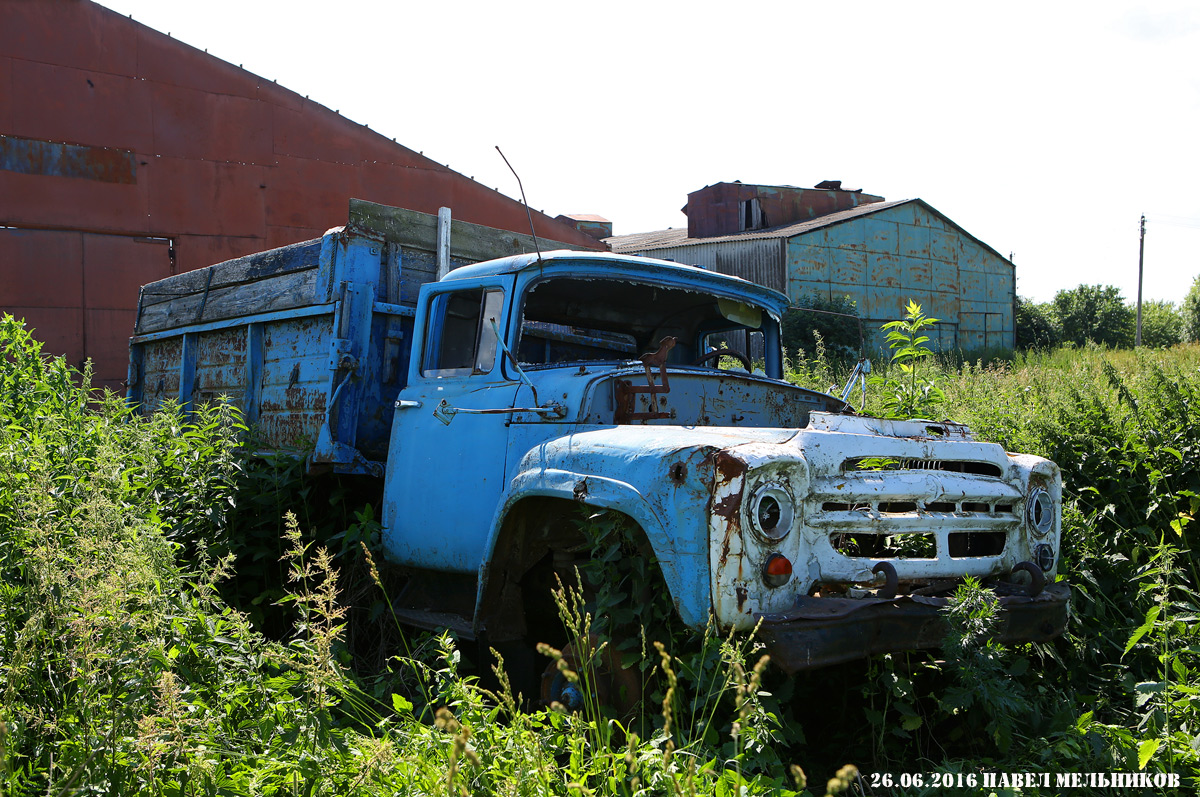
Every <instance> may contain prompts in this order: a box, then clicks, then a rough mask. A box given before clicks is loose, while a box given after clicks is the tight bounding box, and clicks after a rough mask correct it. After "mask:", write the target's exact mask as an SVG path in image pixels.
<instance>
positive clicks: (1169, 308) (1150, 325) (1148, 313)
mask: <svg viewBox="0 0 1200 797" xmlns="http://www.w3.org/2000/svg"><path fill="white" fill-rule="evenodd" d="M1134 312H1135V313H1136V312H1137V309H1136V307H1135V308H1134ZM1182 332H1183V316H1181V315H1180V314H1179V310H1177V309H1176V308H1175V305H1174V304H1172V303H1171V302H1161V301H1155V302H1142V345H1143V346H1149V347H1150V348H1152V349H1165V348H1168V347H1170V346H1174V345H1175V344H1176V343H1178V342H1179V341H1180V339H1181V338H1180V335H1181V334H1182Z"/></svg>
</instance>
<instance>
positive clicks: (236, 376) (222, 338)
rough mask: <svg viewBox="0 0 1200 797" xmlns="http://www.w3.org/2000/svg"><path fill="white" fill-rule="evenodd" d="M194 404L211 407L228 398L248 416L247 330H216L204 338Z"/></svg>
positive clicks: (198, 357)
mask: <svg viewBox="0 0 1200 797" xmlns="http://www.w3.org/2000/svg"><path fill="white" fill-rule="evenodd" d="M194 384H195V389H194V392H193V400H194V401H198V402H200V403H209V402H212V401H214V400H215V399H217V398H219V397H221V396H227V397H228V398H229V400H230V402H231V403H233V404H235V405H237V407H238V408H239V409H240V410H242V412H243V413H244V412H246V409H247V408H246V406H245V404H246V402H245V398H246V327H245V326H244V325H239V326H236V327H231V328H229V329H216V330H212V331H211V332H205V333H203V334H202V335H200V337H199V340H198V341H197V350H196V378H195V383H194Z"/></svg>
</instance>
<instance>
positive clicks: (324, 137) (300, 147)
mask: <svg viewBox="0 0 1200 797" xmlns="http://www.w3.org/2000/svg"><path fill="white" fill-rule="evenodd" d="M271 118H272V122H271V123H272V127H273V128H274V131H275V134H274V135H275V139H274V149H275V153H276V154H277V155H280V156H286V157H288V158H296V159H300V160H320V161H325V162H328V163H343V164H350V165H353V166H358V165H359V164H360V163H362V161H363V157H364V152H363V145H364V144H365V143H368V142H364V141H363V140H362V133H363V130H364V129H363V127H362V126H361V125H356V126H354V127H350V126H349V125H346V124H344V122H345V121H346V120H345V118H344V117H342V116H338V115H337V114H335V113H334V112H333V111H331V110H329V109H328V108H326V107H324V106H322V105H318V104H317V103H315V102H313V103H308V104H306V105H305V106H304V107H303V108H302V109H301V110H299V111H294V110H291V109H290V108H285V107H279V106H275V107H273V108H271ZM366 132H368V133H369V132H370V131H366ZM389 143H391V142H389ZM393 154H394V153H393Z"/></svg>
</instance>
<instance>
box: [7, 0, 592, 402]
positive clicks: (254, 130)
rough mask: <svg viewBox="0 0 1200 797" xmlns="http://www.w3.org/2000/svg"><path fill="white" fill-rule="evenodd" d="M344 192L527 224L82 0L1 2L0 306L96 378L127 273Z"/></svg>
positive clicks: (342, 208)
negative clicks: (87, 364) (85, 361)
mask: <svg viewBox="0 0 1200 797" xmlns="http://www.w3.org/2000/svg"><path fill="white" fill-rule="evenodd" d="M351 197H361V198H364V199H369V200H372V201H376V202H383V203H386V204H390V205H397V206H400V207H406V208H410V209H412V210H419V211H423V212H426V213H436V212H437V209H438V208H439V207H443V206H445V207H450V208H452V209H453V213H454V217H455V218H457V219H462V220H464V221H471V222H475V223H477V224H486V225H488V226H491V227H499V228H502V229H510V230H514V231H517V232H527V231H528V221H527V219H526V216H525V210H524V208H523V207H522V206H521V204H520V203H519V202H516V201H513V200H512V199H510V198H508V197H506V196H504V195H502V194H499V193H497V192H495V191H493V190H491V189H490V188H487V187H485V186H483V185H480V184H479V183H476V182H475V181H473V180H471V179H469V178H467V177H466V176H464V175H461V174H458V173H457V172H453V171H450V170H449V169H447V168H446V167H444V166H442V165H440V164H438V163H436V162H434V161H432V160H429V159H428V158H424V157H422V156H421V155H418V154H417V153H415V152H413V151H412V150H409V149H407V148H406V147H403V146H400V145H398V144H396V143H394V142H392V141H390V140H388V139H386V138H384V137H383V136H381V135H379V134H377V133H375V132H373V131H371V130H369V129H367V128H365V127H363V126H361V125H358V124H356V123H354V122H352V121H350V120H348V119H346V118H344V117H341V116H339V115H337V114H336V113H335V112H333V111H331V110H329V109H328V108H325V107H324V106H321V105H318V104H317V103H314V102H310V101H308V100H306V99H304V98H303V97H301V96H300V95H298V94H296V93H294V92H292V91H289V90H287V89H284V88H282V87H280V86H277V85H275V84H274V83H270V82H267V81H264V80H263V79H262V78H260V77H258V76H257V75H253V74H251V73H249V72H246V71H244V70H242V69H239V68H238V67H235V66H233V65H231V64H227V63H225V62H223V61H221V60H219V59H217V58H214V57H211V56H209V55H207V54H205V53H202V52H200V51H199V50H196V49H194V48H192V47H190V46H188V45H186V44H183V43H181V42H179V41H177V40H174V39H171V38H170V37H168V36H166V35H164V34H161V33H158V32H157V31H154V30H151V29H149V28H147V27H145V26H143V25H141V24H139V23H137V22H134V21H133V20H130V19H128V18H126V17H122V16H120V15H119V14H116V13H114V12H112V11H109V10H108V9H105V8H102V7H100V6H97V5H95V4H94V3H91V2H88V0H36V1H35V0H0V227H8V228H15V229H6V230H0V309H3V310H5V311H8V312H13V313H14V314H19V315H23V316H25V317H26V318H27V319H28V320H29V322H30V324H31V325H33V326H36V327H37V328H38V334H39V337H40V338H41V339H42V340H43V341H45V342H46V350H47V351H52V352H54V353H62V354H67V355H68V356H69V357H70V358H71V360H72V361H78V360H80V359H82V358H83V357H84V356H90V357H91V358H92V359H93V361H94V362H95V366H96V376H97V378H98V380H99V381H100V382H101V383H103V384H105V385H107V386H109V387H114V388H116V387H118V386H119V384H120V382H121V380H122V379H124V377H125V366H124V362H125V359H126V346H127V342H128V336H129V334H130V332H131V331H132V328H133V312H134V310H135V307H136V304H137V287H138V286H139V285H141V284H142V283H145V282H149V281H152V280H155V279H160V278H162V277H165V276H168V275H170V274H171V273H173V272H174V271H186V270H190V269H194V268H200V267H201V266H206V265H209V264H210V263H214V262H218V261H221V260H225V259H228V258H231V257H237V256H239V255H243V254H248V253H250V252H254V251H258V250H261V249H264V248H268V247H274V246H280V245H282V244H286V243H291V242H294V241H301V240H306V239H308V238H313V237H316V236H318V235H320V234H321V233H323V232H324V231H325V230H326V229H328V228H329V227H332V226H335V225H337V224H341V223H344V222H345V219H346V208H347V202H348V200H349V199H350V198H351ZM533 216H534V223H535V226H536V228H537V231H538V234H539V235H542V236H545V237H546V238H550V239H554V240H559V241H567V242H571V243H576V244H580V245H582V246H589V247H593V248H602V247H603V245H602V244H599V243H597V242H596V241H595V240H594V239H592V238H590V237H588V236H587V235H584V234H583V233H581V232H579V231H578V230H576V229H574V228H572V227H570V226H567V225H564V224H561V223H559V222H556V221H554V220H553V219H551V218H549V217H547V216H543V215H542V214H539V213H536V212H535V213H534V214H533ZM155 238H157V239H164V240H160V241H148V240H146V239H155ZM168 242H172V243H173V247H172V246H170V245H169V243H168ZM172 248H173V255H174V257H173V258H172V257H171V256H169V250H171V249H172Z"/></svg>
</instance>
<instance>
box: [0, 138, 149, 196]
mask: <svg viewBox="0 0 1200 797" xmlns="http://www.w3.org/2000/svg"><path fill="white" fill-rule="evenodd" d="M136 163H137V162H136V160H135V158H134V155H133V153H132V152H130V151H128V150H123V149H113V148H111V147H87V146H80V145H78V144H62V143H60V142H57V141H42V140H40V139H35V138H24V137H20V136H6V135H0V170H2V171H8V172H17V173H19V174H34V175H44V176H48V177H73V178H77V179H80V180H96V181H98V182H101V183H125V184H129V183H134V182H137V165H136Z"/></svg>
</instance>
